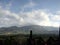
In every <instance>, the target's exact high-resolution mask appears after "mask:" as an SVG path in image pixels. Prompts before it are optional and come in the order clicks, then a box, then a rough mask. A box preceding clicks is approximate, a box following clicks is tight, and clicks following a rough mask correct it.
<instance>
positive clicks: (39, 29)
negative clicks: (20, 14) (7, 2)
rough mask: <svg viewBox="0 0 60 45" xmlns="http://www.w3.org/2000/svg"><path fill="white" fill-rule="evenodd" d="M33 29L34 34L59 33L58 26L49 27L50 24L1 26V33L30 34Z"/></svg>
mask: <svg viewBox="0 0 60 45" xmlns="http://www.w3.org/2000/svg"><path fill="white" fill-rule="evenodd" d="M30 30H32V31H33V34H56V35H57V34H58V33H59V31H58V30H59V29H58V27H49V26H39V25H28V26H23V27H16V26H12V27H2V28H0V35H1V34H4V35H8V34H29V31H30Z"/></svg>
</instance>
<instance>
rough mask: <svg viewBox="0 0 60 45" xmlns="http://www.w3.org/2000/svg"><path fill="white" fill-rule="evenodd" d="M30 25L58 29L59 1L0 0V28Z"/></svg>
mask: <svg viewBox="0 0 60 45" xmlns="http://www.w3.org/2000/svg"><path fill="white" fill-rule="evenodd" d="M30 24H36V25H41V26H53V27H58V26H59V24H60V0H0V27H8V26H25V25H30Z"/></svg>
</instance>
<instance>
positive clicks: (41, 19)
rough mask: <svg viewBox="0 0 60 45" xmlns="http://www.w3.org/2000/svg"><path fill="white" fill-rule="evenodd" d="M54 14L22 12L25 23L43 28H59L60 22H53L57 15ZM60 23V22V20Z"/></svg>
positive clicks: (41, 11) (42, 11)
mask: <svg viewBox="0 0 60 45" xmlns="http://www.w3.org/2000/svg"><path fill="white" fill-rule="evenodd" d="M50 14H52V13H48V12H47V11H45V10H40V9H39V10H32V11H31V12H25V13H24V12H22V14H21V13H20V15H21V16H22V17H23V18H24V19H23V20H24V21H25V23H28V24H29V23H32V24H37V25H42V26H54V27H58V26H59V22H58V21H57V20H55V21H52V20H53V18H55V15H54V14H52V15H50ZM59 21H60V20H59Z"/></svg>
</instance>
